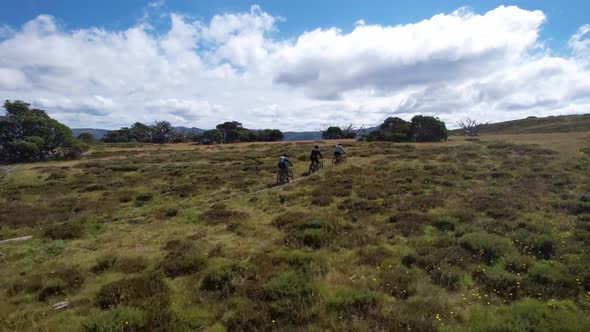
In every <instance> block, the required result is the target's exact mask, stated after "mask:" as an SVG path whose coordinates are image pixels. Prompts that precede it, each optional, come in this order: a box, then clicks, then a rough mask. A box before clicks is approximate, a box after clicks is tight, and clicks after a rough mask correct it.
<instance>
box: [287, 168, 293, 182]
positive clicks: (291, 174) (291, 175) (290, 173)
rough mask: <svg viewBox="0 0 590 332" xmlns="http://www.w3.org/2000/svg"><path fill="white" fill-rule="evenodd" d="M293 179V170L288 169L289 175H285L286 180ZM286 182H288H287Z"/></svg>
mask: <svg viewBox="0 0 590 332" xmlns="http://www.w3.org/2000/svg"><path fill="white" fill-rule="evenodd" d="M289 178H291V179H292V178H293V170H292V169H290V168H289V173H288V174H287V179H289ZM287 181H288V180H287Z"/></svg>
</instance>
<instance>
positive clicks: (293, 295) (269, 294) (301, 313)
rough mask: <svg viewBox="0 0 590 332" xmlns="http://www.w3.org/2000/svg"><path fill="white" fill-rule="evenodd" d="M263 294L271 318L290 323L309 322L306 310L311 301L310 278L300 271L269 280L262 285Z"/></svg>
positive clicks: (284, 273)
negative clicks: (268, 306)
mask: <svg viewBox="0 0 590 332" xmlns="http://www.w3.org/2000/svg"><path fill="white" fill-rule="evenodd" d="M264 294H265V297H266V299H267V300H268V301H269V302H270V311H271V316H272V317H273V318H274V319H284V320H287V321H289V322H292V323H297V324H302V323H304V322H306V321H308V320H309V317H308V316H307V309H308V307H309V304H310V302H311V300H312V295H313V288H312V285H311V280H310V277H309V276H308V275H307V274H305V273H302V272H300V271H293V270H290V271H286V272H283V273H281V274H279V275H277V276H275V277H273V278H271V279H270V280H269V281H268V282H267V283H266V285H264Z"/></svg>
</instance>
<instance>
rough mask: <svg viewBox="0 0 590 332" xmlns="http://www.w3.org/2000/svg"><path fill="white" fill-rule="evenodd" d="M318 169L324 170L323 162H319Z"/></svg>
mask: <svg viewBox="0 0 590 332" xmlns="http://www.w3.org/2000/svg"><path fill="white" fill-rule="evenodd" d="M318 168H319V169H322V168H324V162H323V161H320V164H319V166H318Z"/></svg>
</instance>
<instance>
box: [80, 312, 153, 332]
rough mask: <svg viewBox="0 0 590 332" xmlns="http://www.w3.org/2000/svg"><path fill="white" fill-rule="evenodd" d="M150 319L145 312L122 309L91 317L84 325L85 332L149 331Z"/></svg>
mask: <svg viewBox="0 0 590 332" xmlns="http://www.w3.org/2000/svg"><path fill="white" fill-rule="evenodd" d="M148 324H149V322H148V317H147V314H146V312H145V311H144V310H142V309H139V308H133V307H121V308H115V309H111V310H108V311H104V312H101V313H99V314H96V315H92V316H90V318H88V319H86V320H85V321H84V322H83V323H82V331H85V332H111V331H112V332H119V331H120V332H123V331H147V330H149V329H148Z"/></svg>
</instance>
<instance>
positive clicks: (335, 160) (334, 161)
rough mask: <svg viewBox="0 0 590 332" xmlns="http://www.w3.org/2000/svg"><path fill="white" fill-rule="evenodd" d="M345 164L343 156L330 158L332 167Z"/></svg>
mask: <svg viewBox="0 0 590 332" xmlns="http://www.w3.org/2000/svg"><path fill="white" fill-rule="evenodd" d="M345 163H346V156H345V155H341V156H338V157H334V158H332V165H334V166H335V165H340V164H345Z"/></svg>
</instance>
